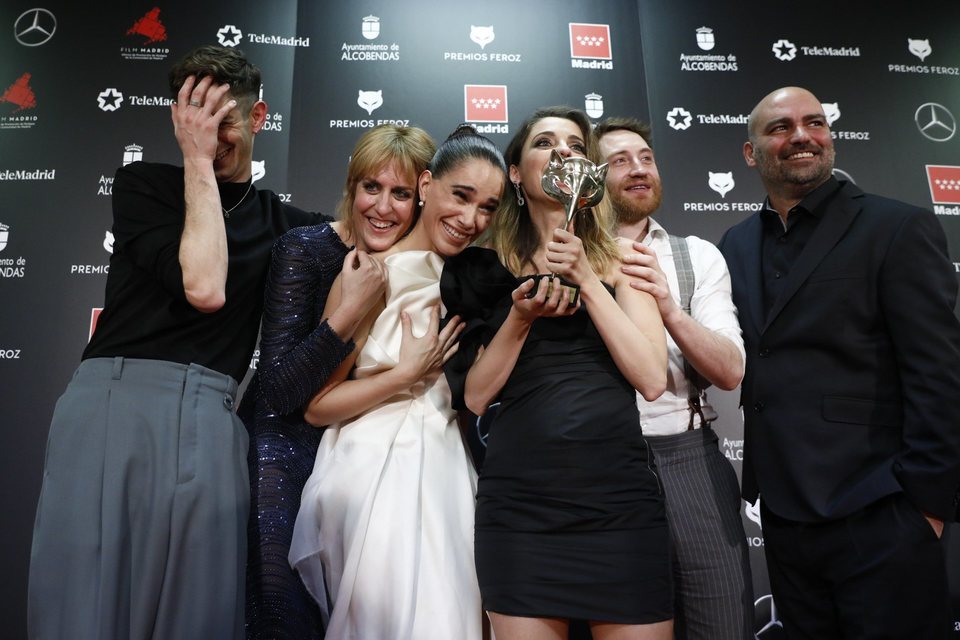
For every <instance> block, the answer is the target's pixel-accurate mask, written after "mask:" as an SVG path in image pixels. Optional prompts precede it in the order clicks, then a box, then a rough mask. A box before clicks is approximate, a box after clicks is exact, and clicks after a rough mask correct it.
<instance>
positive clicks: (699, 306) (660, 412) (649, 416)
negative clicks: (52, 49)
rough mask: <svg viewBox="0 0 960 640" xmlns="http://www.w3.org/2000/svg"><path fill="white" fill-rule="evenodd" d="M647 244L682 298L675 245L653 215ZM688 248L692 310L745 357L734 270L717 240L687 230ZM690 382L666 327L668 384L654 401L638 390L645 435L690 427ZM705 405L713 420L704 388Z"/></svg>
mask: <svg viewBox="0 0 960 640" xmlns="http://www.w3.org/2000/svg"><path fill="white" fill-rule="evenodd" d="M643 244H645V245H647V246H649V247H650V248H652V249H653V250H654V251H655V252H656V254H657V260H658V261H659V262H660V268H661V269H662V270H663V273H664V275H665V276H666V278H667V284H668V285H669V287H670V293H671V294H673V299H674V301H676V303H677V304H678V305H679V304H680V291H679V288H680V286H679V284H678V281H677V269H676V266H675V265H674V263H673V250H672V249H671V247H670V239H669V237H668V235H667V232H666V230H665V229H664V228H663V227H662V226H660V224H659V223H657V221H656V220H654V219H653V218H650V219H649V221H648V226H647V235H646V237H645V238H644V239H643ZM687 247H688V248H689V251H690V263H691V265H692V266H693V271H694V274H695V279H696V284H695V286H694V292H693V297H692V299H691V300H690V315H691V316H692V317H693V319H694V320H696V321H697V322H699V323H700V324H701V325H703V326H704V327H706V328H707V329H710V330H711V331H713V332H714V333H716V334H717V335H720V336H723V337H725V338H729V339H730V340H731V341H733V344H734V345H736V347H737V350H738V351H739V352H740V357H741V358H746V352H745V351H744V348H743V337H742V336H741V333H740V323H739V321H738V320H737V308H736V307H735V306H734V304H733V299H732V297H731V293H730V272H729V271H728V270H727V263H726V261H724V259H723V256H722V255H721V254H720V250H719V249H717V248H716V247H715V246H714V245H713V244H711V243H710V242H707V241H706V240H703V239H701V238H698V237H696V236H687ZM689 386H690V385H689V383H688V382H687V378H686V376H685V375H684V374H683V356H682V354H681V353H680V347H678V346H677V343H676V342H674V340H673V338H672V337H671V336H670V332H669V331H668V332H667V390H666V391H664V392H663V395H661V396H660V397H659V398H657V399H656V400H654V401H653V402H647V401H646V400H644V399H643V397H642V396H641V395H640V394H639V393H638V394H637V407H639V409H640V425H641V427H642V429H643V434H644V435H647V436H664V435H672V434H675V433H681V432H683V431H686V430H687V425H688V424H689V422H690V409H689V406H688V404H687V396H688V393H689V391H688V390H689ZM701 405H702V408H703V415H704V417H705V418H706V420H707V421H708V422H709V421H712V420H714V419H715V418H716V417H717V412H716V411H714V409H713V407H712V406H710V403H709V402H708V401H707V397H706V394H705V393H702V394H701ZM693 424H694V427H696V428H699V427H700V417H699V416H694V422H693Z"/></svg>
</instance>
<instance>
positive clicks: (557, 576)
mask: <svg viewBox="0 0 960 640" xmlns="http://www.w3.org/2000/svg"><path fill="white" fill-rule="evenodd" d="M553 150H557V151H558V152H559V153H561V154H562V155H563V156H570V155H579V156H585V157H588V158H590V159H591V160H596V158H597V154H596V143H595V141H594V140H593V137H592V133H591V129H590V123H589V120H588V119H587V117H586V115H585V114H583V113H582V112H581V111H579V110H575V109H571V108H567V107H549V108H545V109H541V110H539V111H537V112H536V113H535V114H534V115H533V116H532V117H531V118H530V119H529V120H527V122H525V123H524V125H523V126H522V127H521V129H520V131H519V132H518V133H517V135H516V136H515V137H514V138H513V140H512V141H511V143H510V145H509V147H508V148H507V152H506V159H507V163H508V165H510V180H511V182H512V183H513V187H514V188H513V189H508V193H506V194H505V199H506V203H505V206H504V207H502V208H501V211H500V212H498V214H497V217H496V218H495V219H494V222H493V224H492V226H491V229H490V232H489V234H488V238H487V239H486V241H485V244H486V246H487V247H490V248H489V249H484V248H471V249H468V250H467V251H465V252H463V253H462V254H460V256H458V257H455V258H452V259H449V260H448V261H447V264H446V266H445V268H444V273H443V280H442V283H441V288H442V295H443V301H444V304H445V305H446V306H447V312H448V315H450V316H452V315H454V314H459V315H460V316H461V317H462V318H463V319H464V320H466V321H467V328H466V330H465V331H464V333H463V334H462V335H461V343H460V350H459V353H458V354H457V356H455V357H454V359H453V360H451V361H450V363H449V364H448V367H447V375H448V378H449V379H450V382H451V387H452V388H453V390H454V398H455V402H456V400H457V399H458V396H459V397H460V398H462V401H463V403H464V404H465V406H466V407H467V408H469V409H470V410H471V411H472V412H474V413H476V414H482V413H483V412H484V411H485V410H486V408H487V407H488V406H489V404H490V403H491V402H493V401H495V400H496V399H499V401H500V403H501V404H500V407H499V410H498V413H497V417H496V420H495V422H494V424H493V426H492V427H491V430H490V435H489V439H488V442H487V444H488V448H487V452H486V456H485V459H484V462H483V467H482V469H481V472H480V480H479V488H478V493H477V512H476V533H475V535H476V541H475V544H476V563H477V574H478V578H479V582H480V590H481V594H482V597H483V604H484V608H485V609H486V610H487V611H488V613H489V615H490V619H491V621H492V624H493V628H494V632H495V635H496V637H497V639H498V640H510V639H511V638H565V637H566V636H567V633H568V625H569V621H570V620H587V621H589V622H590V625H591V629H592V632H593V635H594V638H637V639H639V638H651V639H652V638H657V639H667V638H670V637H671V635H672V624H673V623H672V620H671V618H672V604H671V589H670V586H671V585H670V579H671V578H670V552H669V542H668V536H667V528H666V519H665V515H664V506H663V495H662V491H661V488H660V484H659V479H658V478H657V476H656V470H655V468H654V466H653V464H652V461H651V460H650V459H649V458H648V455H647V450H646V446H645V445H644V442H643V437H642V434H641V431H640V421H639V416H638V413H637V408H636V402H635V397H636V396H635V392H634V389H637V390H639V391H640V393H641V394H642V395H643V396H644V397H646V398H648V399H654V398H656V397H657V396H659V395H660V393H662V392H663V389H664V387H665V385H666V345H665V334H664V329H663V324H662V323H661V321H660V316H659V313H658V311H657V307H656V304H655V302H654V301H653V299H652V298H651V297H649V296H648V295H647V294H645V293H642V292H640V291H637V290H635V289H632V288H631V287H630V286H629V282H628V279H627V278H626V276H624V275H623V274H622V273H621V271H620V248H619V245H618V244H617V242H616V241H615V240H614V238H613V237H612V236H611V235H610V234H609V232H608V231H607V223H606V218H605V212H604V210H603V207H595V208H594V209H593V210H592V211H586V212H581V213H579V214H577V216H576V217H575V219H574V222H573V224H572V226H573V229H572V230H567V229H564V228H563V227H564V224H565V219H566V215H565V211H564V207H563V205H562V204H561V203H559V202H557V201H556V200H554V199H553V198H551V197H550V196H548V195H547V194H546V193H545V192H544V191H543V189H542V187H541V184H540V180H541V176H542V175H543V172H544V169H545V167H546V165H547V163H548V162H549V159H550V154H551V152H552V151H553ZM491 249H492V250H491ZM504 265H505V266H504ZM536 274H557V275H559V276H561V277H562V278H563V279H564V280H566V281H568V282H570V283H573V284H575V285H577V286H579V299H578V300H576V301H573V302H572V301H571V299H570V297H569V296H568V294H567V289H566V288H564V287H562V286H559V284H560V283H559V282H558V281H556V280H551V278H549V277H545V278H541V279H539V280H536V279H531V278H530V277H529V276H531V275H536ZM480 347H483V348H482V349H481V348H480ZM478 353H479V357H476V355H477V354H478ZM475 357H476V359H475V360H474V358H475Z"/></svg>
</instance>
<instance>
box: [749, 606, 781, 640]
mask: <svg viewBox="0 0 960 640" xmlns="http://www.w3.org/2000/svg"><path fill="white" fill-rule="evenodd" d="M753 610H754V613H753V621H754V622H753V631H754V637H755V638H756V639H757V640H779V639H780V638H783V637H784V635H783V623H782V622H780V616H779V614H778V613H777V605H776V604H774V602H773V596H772V595H765V596H761V597H759V598H757V601H756V602H754V603H753Z"/></svg>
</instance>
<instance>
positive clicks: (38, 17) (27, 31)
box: [13, 9, 57, 47]
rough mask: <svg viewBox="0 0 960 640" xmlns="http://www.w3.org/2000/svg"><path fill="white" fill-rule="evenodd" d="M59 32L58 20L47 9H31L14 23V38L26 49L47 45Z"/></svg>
mask: <svg viewBox="0 0 960 640" xmlns="http://www.w3.org/2000/svg"><path fill="white" fill-rule="evenodd" d="M56 30H57V19H56V17H54V15H53V14H52V13H50V12H49V11H47V10H46V9H29V10H27V11H24V12H23V13H21V14H20V16H19V17H18V18H17V20H16V22H14V23H13V37H14V38H16V39H17V42H19V43H20V44H22V45H23V46H25V47H39V46H40V45H42V44H46V43H47V42H48V41H49V40H50V38H52V37H53V34H54V32H56Z"/></svg>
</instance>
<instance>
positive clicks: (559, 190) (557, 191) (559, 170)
mask: <svg viewBox="0 0 960 640" xmlns="http://www.w3.org/2000/svg"><path fill="white" fill-rule="evenodd" d="M606 177H607V164H606V163H604V164H601V165H600V166H599V167H598V166H597V165H595V164H593V163H592V162H590V161H589V160H587V159H586V158H581V157H579V156H570V157H568V158H564V157H563V156H562V155H560V152H558V151H557V150H556V149H554V150H553V153H551V154H550V163H549V164H548V165H547V168H546V170H545V171H544V172H543V177H542V178H540V185H541V186H542V187H543V190H544V192H545V193H546V194H547V195H548V196H550V197H551V198H553V199H555V200H558V201H559V202H562V203H563V204H564V206H565V207H566V208H567V222H566V224H565V225H564V228H565V229H569V228H570V221H571V220H573V216H574V215H575V214H576V213H577V212H578V211H582V210H583V209H588V208H590V207H592V206H593V205H595V204H597V203H598V202H600V201H601V200H603V188H604V180H605V179H606Z"/></svg>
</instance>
